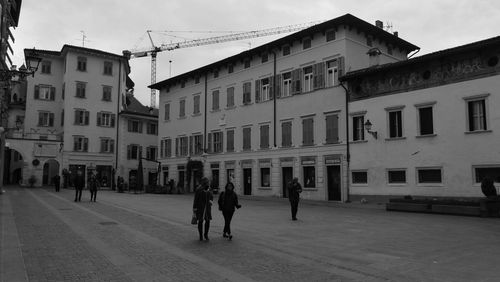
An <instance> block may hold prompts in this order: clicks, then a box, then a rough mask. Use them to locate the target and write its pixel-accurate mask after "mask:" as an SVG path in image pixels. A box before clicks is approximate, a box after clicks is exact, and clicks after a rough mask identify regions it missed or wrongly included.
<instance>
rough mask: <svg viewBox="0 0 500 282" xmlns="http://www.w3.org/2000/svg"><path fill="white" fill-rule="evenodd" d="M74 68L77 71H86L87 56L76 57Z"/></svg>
mask: <svg viewBox="0 0 500 282" xmlns="http://www.w3.org/2000/svg"><path fill="white" fill-rule="evenodd" d="M77 61H78V62H77V66H76V69H77V70H79V71H87V58H85V57H78V59H77Z"/></svg>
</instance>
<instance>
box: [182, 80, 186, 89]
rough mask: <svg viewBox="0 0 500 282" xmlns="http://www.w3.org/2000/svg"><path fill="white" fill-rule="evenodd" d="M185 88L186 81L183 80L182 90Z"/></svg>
mask: <svg viewBox="0 0 500 282" xmlns="http://www.w3.org/2000/svg"><path fill="white" fill-rule="evenodd" d="M184 87H186V81H184V80H183V81H181V88H184Z"/></svg>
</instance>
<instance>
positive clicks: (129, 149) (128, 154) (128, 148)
mask: <svg viewBox="0 0 500 282" xmlns="http://www.w3.org/2000/svg"><path fill="white" fill-rule="evenodd" d="M131 154H132V152H131V148H130V145H127V160H130V157H131Z"/></svg>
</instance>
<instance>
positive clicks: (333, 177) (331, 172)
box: [326, 165, 342, 201]
mask: <svg viewBox="0 0 500 282" xmlns="http://www.w3.org/2000/svg"><path fill="white" fill-rule="evenodd" d="M326 171H327V174H328V176H327V177H328V180H327V181H328V201H341V200H342V194H341V191H340V188H341V187H340V166H339V165H332V166H327V167H326Z"/></svg>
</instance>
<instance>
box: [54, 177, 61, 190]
mask: <svg viewBox="0 0 500 282" xmlns="http://www.w3.org/2000/svg"><path fill="white" fill-rule="evenodd" d="M52 181H54V187H55V188H56V192H59V188H60V187H61V177H60V176H59V174H56V175H55V176H54V177H53V178H52Z"/></svg>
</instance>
